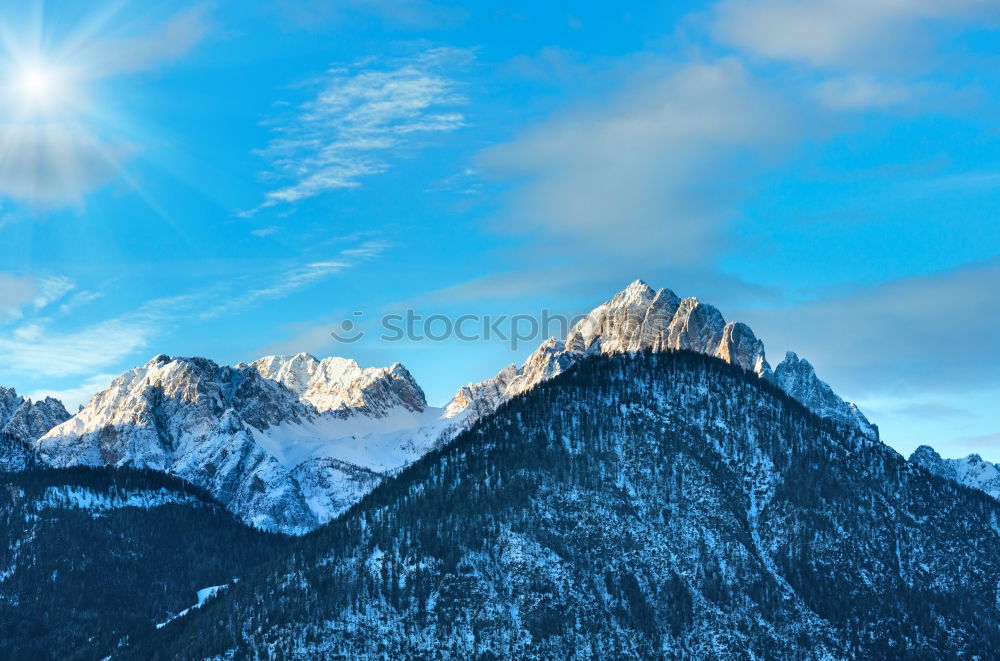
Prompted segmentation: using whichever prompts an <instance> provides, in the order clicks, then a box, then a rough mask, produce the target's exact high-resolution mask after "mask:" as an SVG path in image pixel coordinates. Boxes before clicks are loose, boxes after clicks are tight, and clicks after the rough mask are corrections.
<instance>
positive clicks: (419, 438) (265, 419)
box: [34, 353, 445, 533]
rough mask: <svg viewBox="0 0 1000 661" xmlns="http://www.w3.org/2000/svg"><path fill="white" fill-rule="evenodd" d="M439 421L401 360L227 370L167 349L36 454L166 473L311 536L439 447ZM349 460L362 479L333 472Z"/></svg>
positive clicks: (48, 459) (303, 361)
mask: <svg viewBox="0 0 1000 661" xmlns="http://www.w3.org/2000/svg"><path fill="white" fill-rule="evenodd" d="M440 416H441V410H440V409H429V408H428V407H427V405H426V401H425V400H424V394H423V391H422V390H421V389H420V387H419V386H417V384H416V383H415V381H414V380H413V377H412V375H411V374H410V373H409V372H408V371H407V370H406V368H405V367H403V366H402V365H401V364H399V363H396V364H394V365H391V366H389V367H380V368H369V369H363V368H361V367H360V366H359V365H358V364H357V363H356V362H355V361H353V360H348V359H344V358H326V359H323V360H317V359H316V358H314V357H313V356H310V355H309V354H304V353H303V354H296V355H294V356H269V357H266V358H262V359H260V360H258V361H255V362H254V363H253V364H252V365H245V364H239V365H236V366H228V365H219V364H217V363H215V362H213V361H211V360H209V359H206V358H175V357H171V356H167V355H162V354H161V355H159V356H156V357H155V358H153V359H152V360H150V361H149V362H147V363H146V364H145V365H143V366H142V367H135V368H133V369H131V370H129V371H127V372H125V373H124V374H122V375H120V376H118V377H117V378H115V379H114V380H113V381H112V382H111V384H110V385H109V387H108V388H107V389H105V390H104V391H102V392H100V393H98V394H97V395H95V396H94V397H93V398H92V399H91V400H90V402H89V403H88V404H87V406H86V407H84V408H83V410H81V411H80V412H79V413H78V414H77V415H76V416H74V417H73V418H72V419H70V420H68V421H66V422H64V423H63V424H60V425H58V426H56V427H55V428H53V429H51V431H49V432H48V433H47V434H45V435H44V436H43V437H42V438H41V439H39V440H38V441H37V442H35V444H34V450H35V452H36V453H37V456H38V457H39V458H40V459H41V460H42V461H44V462H45V463H47V464H49V465H52V466H57V467H58V466H74V465H91V466H102V465H112V466H133V467H142V468H152V469H156V470H160V471H164V472H166V473H170V474H172V475H176V476H178V477H180V478H182V479H184V480H187V481H189V482H192V483H194V484H196V485H198V486H201V487H203V488H204V489H206V490H208V491H209V492H210V493H212V495H213V496H215V497H216V498H218V499H219V501H221V502H222V503H224V504H225V505H226V506H227V507H228V508H229V509H230V510H231V511H233V512H234V513H235V514H237V515H238V516H240V517H241V518H242V519H243V520H244V521H246V522H248V523H251V524H253V525H256V526H259V527H262V528H267V529H271V530H279V531H283V532H291V533H301V532H306V531H308V530H311V529H313V528H315V527H316V526H317V525H319V524H321V523H323V522H325V521H327V520H329V519H330V518H331V517H332V516H335V515H336V514H337V513H339V511H340V509H342V508H344V507H347V506H349V505H350V504H351V503H352V502H353V500H352V499H353V498H355V496H357V497H360V495H363V494H362V492H361V491H359V489H360V486H365V485H368V486H370V485H371V484H372V479H371V475H375V476H376V478H378V479H381V477H380V476H381V475H383V474H384V472H386V471H389V470H394V469H397V468H399V467H401V466H402V465H405V464H406V463H407V462H409V461H412V460H413V459H416V458H417V457H419V456H420V455H421V454H423V452H424V451H426V450H427V449H429V448H430V447H431V446H432V445H433V443H434V442H435V441H436V440H437V438H438V436H439V435H440V431H439V429H438V427H443V426H444V424H445V423H444V422H439V419H440ZM435 425H438V426H435ZM338 460H339V461H340V462H341V463H342V464H343V465H348V464H350V465H352V466H354V469H352V470H353V471H354V472H351V471H345V470H343V469H338V470H336V471H332V472H331V470H330V468H329V465H330V464H331V461H333V462H334V463H336V461H338ZM336 465H337V466H340V465H341V464H336ZM358 471H360V472H358ZM366 471H367V472H366ZM357 475H361V476H362V477H364V479H360V478H358V477H357ZM338 480H339V482H338ZM375 481H377V479H376V480H375ZM341 483H343V484H341ZM359 485H360V486H359ZM345 494H346V495H345ZM348 496H350V497H348Z"/></svg>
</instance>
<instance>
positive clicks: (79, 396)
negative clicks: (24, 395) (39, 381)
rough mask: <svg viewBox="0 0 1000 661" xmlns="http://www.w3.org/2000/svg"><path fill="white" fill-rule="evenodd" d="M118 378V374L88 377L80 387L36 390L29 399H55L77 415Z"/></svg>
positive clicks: (30, 394) (29, 395)
mask: <svg viewBox="0 0 1000 661" xmlns="http://www.w3.org/2000/svg"><path fill="white" fill-rule="evenodd" d="M117 376H118V375H117V374H96V375H94V376H91V377H87V379H85V380H84V381H82V382H81V383H80V384H79V385H76V386H73V387H71V388H63V389H62V390H44V389H43V390H36V391H34V392H31V393H29V394H28V397H30V398H31V399H32V400H34V401H38V400H40V399H45V398H46V397H54V398H56V399H58V400H59V401H60V402H62V403H63V406H65V407H66V410H67V411H69V412H70V413H76V411H77V409H78V408H79V407H80V406H82V405H85V404H86V403H87V402H88V401H90V398H91V397H93V396H94V395H95V394H97V393H99V392H101V391H102V390H104V389H105V388H107V387H108V384H110V383H111V382H112V381H113V380H114V379H115V378H116V377H117Z"/></svg>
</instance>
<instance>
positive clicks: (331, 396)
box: [249, 353, 427, 417]
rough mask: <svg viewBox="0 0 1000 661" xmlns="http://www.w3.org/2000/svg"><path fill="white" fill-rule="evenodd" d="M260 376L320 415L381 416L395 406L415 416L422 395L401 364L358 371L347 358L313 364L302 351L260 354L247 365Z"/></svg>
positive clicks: (422, 403)
mask: <svg viewBox="0 0 1000 661" xmlns="http://www.w3.org/2000/svg"><path fill="white" fill-rule="evenodd" d="M249 367H251V368H253V369H255V370H256V371H257V372H258V373H259V374H260V375H261V376H263V377H264V378H266V379H270V380H272V381H277V382H278V383H280V384H282V385H283V386H285V387H286V388H288V389H289V390H291V391H292V392H293V393H295V394H296V395H298V396H299V398H300V399H301V400H302V401H303V402H305V403H307V404H309V405H311V406H313V407H315V408H316V410H317V411H319V412H320V413H337V414H340V415H352V414H358V413H360V414H363V415H368V416H371V417H384V416H386V415H388V413H389V411H390V410H392V409H393V408H394V407H396V406H402V407H404V408H405V409H407V410H409V411H414V412H421V411H424V410H425V409H426V408H427V400H426V398H425V396H424V391H423V390H422V389H421V388H420V386H419V385H418V384H417V382H416V380H415V379H414V378H413V375H412V374H410V372H409V370H407V369H406V368H405V367H404V366H403V365H402V363H398V362H397V363H393V364H392V365H391V366H389V367H369V368H362V367H361V366H360V365H359V364H358V363H357V361H355V360H351V359H349V358H338V357H330V358H324V359H323V360H317V359H316V358H314V357H313V356H311V355H309V354H307V353H298V354H295V355H293V356H265V357H264V358H260V359H259V360H255V361H254V362H252V363H250V365H249Z"/></svg>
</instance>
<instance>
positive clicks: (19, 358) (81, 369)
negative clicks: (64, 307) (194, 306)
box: [0, 315, 158, 376]
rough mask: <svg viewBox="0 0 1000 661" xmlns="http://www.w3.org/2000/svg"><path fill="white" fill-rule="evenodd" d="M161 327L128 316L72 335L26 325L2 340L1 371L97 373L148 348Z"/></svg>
mask: <svg viewBox="0 0 1000 661" xmlns="http://www.w3.org/2000/svg"><path fill="white" fill-rule="evenodd" d="M157 325H158V324H156V323H153V320H151V319H149V318H145V315H127V316H125V317H122V318H118V319H111V320H108V321H104V322H100V323H97V324H94V325H92V326H89V327H87V328H84V329H82V330H78V331H71V332H57V331H51V330H49V329H48V328H46V327H45V326H41V325H38V324H26V325H23V326H20V327H19V328H17V329H15V330H14V332H13V333H11V334H10V335H9V336H8V335H4V336H0V367H2V368H3V369H4V371H10V372H15V373H22V374H31V375H33V376H35V375H41V376H73V375H79V374H89V373H93V372H94V371H96V370H99V369H101V368H104V367H107V366H108V365H110V364H114V363H116V362H118V361H120V360H122V359H123V358H125V357H127V356H128V355H129V354H131V353H133V352H135V351H136V350H138V349H141V348H144V347H145V346H147V344H148V343H149V339H150V337H151V336H152V334H153V333H154V332H155V331H156V328H157Z"/></svg>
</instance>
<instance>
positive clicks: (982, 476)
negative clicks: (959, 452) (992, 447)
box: [910, 445, 1000, 500]
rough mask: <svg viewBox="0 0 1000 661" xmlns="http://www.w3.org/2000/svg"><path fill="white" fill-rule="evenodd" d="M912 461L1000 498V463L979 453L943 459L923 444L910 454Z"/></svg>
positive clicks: (946, 477)
mask: <svg viewBox="0 0 1000 661" xmlns="http://www.w3.org/2000/svg"><path fill="white" fill-rule="evenodd" d="M910 463H912V464H916V465H917V466H920V467H922V468H925V469H927V470H928V471H930V472H931V473H934V474H935V475H938V476H940V477H943V478H945V479H948V480H952V481H954V482H958V483H959V484H963V485H965V486H967V487H972V488H973V489H979V490H980V491H985V492H986V493H988V494H989V495H990V496H992V497H993V498H996V499H997V500H1000V465H997V464H993V463H990V462H988V461H985V460H984V459H983V458H982V457H980V456H979V455H978V454H970V455H969V456H967V457H965V458H964V459H943V458H941V455H940V454H938V453H937V452H936V451H935V450H934V448H932V447H930V446H929V445H921V446H920V447H918V448H917V449H916V450H914V451H913V454H911V455H910Z"/></svg>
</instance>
